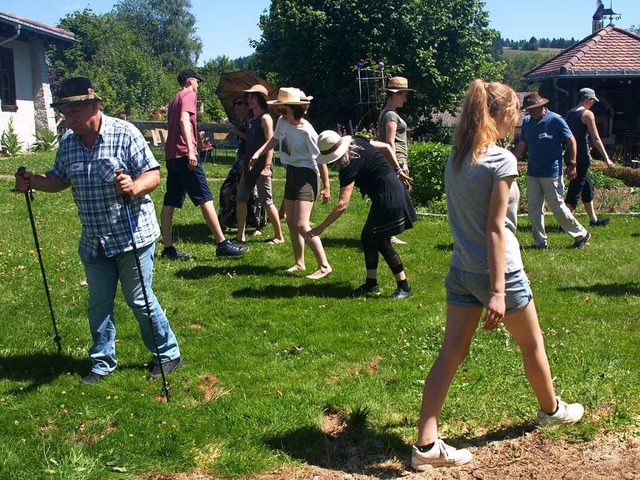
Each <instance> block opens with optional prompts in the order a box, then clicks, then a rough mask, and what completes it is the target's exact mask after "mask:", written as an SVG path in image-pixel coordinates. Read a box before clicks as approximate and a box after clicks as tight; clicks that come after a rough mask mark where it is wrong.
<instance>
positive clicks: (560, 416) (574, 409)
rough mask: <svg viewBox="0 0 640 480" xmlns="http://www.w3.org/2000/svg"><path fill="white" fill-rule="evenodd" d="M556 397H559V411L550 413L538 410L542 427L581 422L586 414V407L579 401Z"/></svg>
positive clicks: (539, 422)
mask: <svg viewBox="0 0 640 480" xmlns="http://www.w3.org/2000/svg"><path fill="white" fill-rule="evenodd" d="M556 398H557V399H558V411H557V412H556V413H554V414H553V415H549V414H548V413H547V412H545V411H543V410H538V424H539V425H540V426H542V427H553V426H556V425H564V424H568V423H576V422H579V421H580V419H581V418H582V415H584V407H583V406H582V405H580V404H579V403H567V402H564V401H562V399H561V398H560V397H556Z"/></svg>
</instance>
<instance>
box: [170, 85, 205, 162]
mask: <svg viewBox="0 0 640 480" xmlns="http://www.w3.org/2000/svg"><path fill="white" fill-rule="evenodd" d="M182 112H189V122H190V123H191V128H192V129H193V130H192V132H193V135H192V136H191V141H192V142H193V151H194V152H196V154H197V152H198V143H197V142H198V141H197V137H196V135H197V133H196V132H197V131H198V122H197V119H196V93H195V92H194V91H193V90H189V89H185V90H182V91H180V92H178V94H177V95H176V96H175V97H174V98H173V100H172V101H171V103H170V104H169V107H168V108H167V129H168V132H167V143H165V145H164V158H165V159H166V160H171V159H172V158H179V157H184V156H185V155H188V154H189V147H188V146H187V141H186V139H185V138H184V137H183V136H182V132H181V131H180V116H181V114H182Z"/></svg>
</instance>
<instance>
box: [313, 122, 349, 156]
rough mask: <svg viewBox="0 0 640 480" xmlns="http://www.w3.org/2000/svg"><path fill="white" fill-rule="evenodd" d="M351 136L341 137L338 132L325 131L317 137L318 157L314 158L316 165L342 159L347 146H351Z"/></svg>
mask: <svg viewBox="0 0 640 480" xmlns="http://www.w3.org/2000/svg"><path fill="white" fill-rule="evenodd" d="M351 139H352V137H351V135H346V136H344V137H341V136H340V134H339V133H338V132H334V131H333V130H325V131H324V132H322V133H321V134H320V135H318V150H320V155H318V157H317V158H316V162H317V163H320V164H322V163H326V164H329V163H333V162H335V161H336V160H338V159H339V158H342V157H343V156H344V154H345V153H347V150H348V149H349V145H351Z"/></svg>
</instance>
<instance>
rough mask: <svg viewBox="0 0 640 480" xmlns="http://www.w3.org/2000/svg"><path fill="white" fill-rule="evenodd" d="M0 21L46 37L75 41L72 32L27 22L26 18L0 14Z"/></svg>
mask: <svg viewBox="0 0 640 480" xmlns="http://www.w3.org/2000/svg"><path fill="white" fill-rule="evenodd" d="M1 21H6V22H8V23H13V24H17V25H21V26H23V27H25V29H28V30H32V31H35V32H39V33H42V34H45V35H48V36H53V37H55V38H61V39H65V40H69V41H71V42H73V41H75V34H74V33H73V32H69V31H67V30H64V29H62V28H58V27H53V26H51V25H47V24H45V23H40V22H36V21H34V20H29V19H28V18H24V17H19V16H17V15H12V14H11V13H5V12H0V22H1Z"/></svg>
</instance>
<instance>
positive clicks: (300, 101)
mask: <svg viewBox="0 0 640 480" xmlns="http://www.w3.org/2000/svg"><path fill="white" fill-rule="evenodd" d="M308 98H309V97H304V96H303V92H302V91H301V90H300V89H299V88H295V87H280V90H279V91H278V99H277V100H270V101H268V102H267V103H268V104H269V105H309V104H310V103H311V101H310V100H308Z"/></svg>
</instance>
